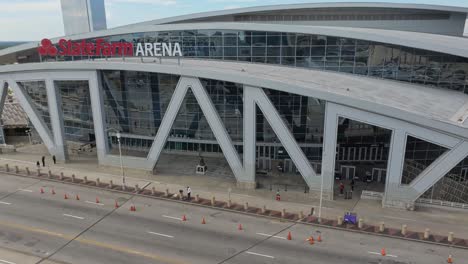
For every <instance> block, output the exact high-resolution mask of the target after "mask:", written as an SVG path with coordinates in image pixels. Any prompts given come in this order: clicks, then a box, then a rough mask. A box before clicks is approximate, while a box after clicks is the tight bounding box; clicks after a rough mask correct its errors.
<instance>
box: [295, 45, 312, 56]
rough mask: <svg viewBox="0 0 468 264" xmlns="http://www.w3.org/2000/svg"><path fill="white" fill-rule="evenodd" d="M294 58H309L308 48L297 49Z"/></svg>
mask: <svg viewBox="0 0 468 264" xmlns="http://www.w3.org/2000/svg"><path fill="white" fill-rule="evenodd" d="M296 56H299V57H307V56H310V47H297V48H296Z"/></svg>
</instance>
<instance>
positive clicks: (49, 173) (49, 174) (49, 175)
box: [47, 170, 52, 179]
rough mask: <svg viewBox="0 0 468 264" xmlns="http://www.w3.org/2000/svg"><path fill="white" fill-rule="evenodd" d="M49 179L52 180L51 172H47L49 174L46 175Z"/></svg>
mask: <svg viewBox="0 0 468 264" xmlns="http://www.w3.org/2000/svg"><path fill="white" fill-rule="evenodd" d="M47 175H48V177H49V179H50V178H52V171H50V170H49V172H48V173H47Z"/></svg>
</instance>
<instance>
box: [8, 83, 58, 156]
mask: <svg viewBox="0 0 468 264" xmlns="http://www.w3.org/2000/svg"><path fill="white" fill-rule="evenodd" d="M8 84H9V85H10V88H11V89H12V90H13V92H14V93H15V97H16V99H18V102H19V103H20V105H21V107H22V108H23V110H24V111H25V112H26V114H27V115H28V117H29V120H30V121H31V123H32V124H33V126H34V128H35V129H36V131H37V133H38V134H39V136H40V137H41V140H42V142H43V143H44V145H45V146H46V147H47V150H48V151H49V153H51V154H53V153H55V143H54V139H53V137H52V135H51V131H50V130H49V128H48V127H47V125H46V123H45V122H44V120H43V119H42V118H41V117H40V115H39V113H38V112H37V110H36V109H35V108H34V107H33V103H32V101H31V99H30V98H29V96H28V95H27V93H26V92H25V91H23V89H22V88H21V87H19V85H18V84H17V83H16V81H14V80H13V79H8Z"/></svg>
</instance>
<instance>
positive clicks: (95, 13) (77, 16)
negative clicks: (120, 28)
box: [61, 0, 107, 36]
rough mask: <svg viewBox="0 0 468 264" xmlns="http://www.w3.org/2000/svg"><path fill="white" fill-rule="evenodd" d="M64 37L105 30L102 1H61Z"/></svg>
mask: <svg viewBox="0 0 468 264" xmlns="http://www.w3.org/2000/svg"><path fill="white" fill-rule="evenodd" d="M61 5H62V15H63V26H64V29H65V35H67V36H68V35H75V34H80V33H87V32H92V31H96V30H103V29H106V28H107V25H106V9H105V6H104V0H61Z"/></svg>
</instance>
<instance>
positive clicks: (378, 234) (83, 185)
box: [0, 170, 468, 249]
mask: <svg viewBox="0 0 468 264" xmlns="http://www.w3.org/2000/svg"><path fill="white" fill-rule="evenodd" d="M0 173H4V174H7V175H12V176H18V177H24V178H30V179H37V180H39V181H43V180H45V181H50V182H56V183H62V184H70V185H76V186H81V187H86V188H90V189H96V190H101V191H109V192H115V193H121V194H127V195H130V194H134V195H135V196H140V197H146V198H152V199H158V200H163V201H170V202H176V203H180V204H186V205H187V204H188V205H195V206H199V207H204V208H210V209H217V210H221V211H226V212H231V213H238V214H239V213H240V214H243V215H249V216H254V217H263V218H267V219H273V220H279V221H281V222H290V223H297V224H305V225H310V226H316V227H321V228H330V229H334V230H342V231H348V232H354V233H360V234H367V235H374V236H380V237H388V238H394V239H402V240H407V241H413V242H420V243H426V244H432V245H439V246H446V247H453V248H460V249H468V245H467V246H460V245H456V244H448V243H440V242H436V241H429V240H422V239H414V238H409V237H403V236H395V235H390V234H383V233H377V232H368V231H365V230H359V229H350V228H346V227H339V226H332V225H323V224H319V223H310V222H304V221H303V220H304V219H306V218H307V217H304V218H302V219H297V220H293V219H288V218H283V217H276V216H271V215H266V214H259V213H251V212H248V211H240V210H233V209H230V208H225V207H219V206H216V204H215V206H213V205H211V204H209V205H205V204H202V203H200V202H195V198H194V199H193V200H192V201H194V202H191V201H185V200H180V199H179V198H177V199H171V198H168V197H162V196H157V195H147V194H143V193H142V192H144V191H145V188H146V187H148V185H150V184H151V182H149V183H148V184H146V185H145V186H143V187H142V188H141V189H140V190H139V192H138V193H136V192H134V191H122V190H117V189H114V188H112V189H110V188H106V187H99V186H92V185H89V184H83V183H78V182H70V181H65V180H60V179H58V180H57V179H53V178H49V177H47V176H45V177H42V174H41V176H37V175H36V174H31V175H24V174H21V173H16V172H13V171H4V170H1V171H0ZM91 182H94V181H88V183H91ZM115 186H120V185H115ZM127 188H131V189H133V187H127ZM172 195H174V194H172ZM172 195H171V196H172ZM169 197H170V196H169ZM200 198H201V197H200ZM201 199H202V200H203V199H204V198H201ZM205 200H209V199H205ZM216 203H223V204H227V203H225V202H221V201H216ZM232 205H239V204H235V203H233V204H232ZM239 206H241V207H243V205H239ZM270 211H271V210H270ZM279 213H281V212H279ZM324 220H326V221H330V220H329V219H324Z"/></svg>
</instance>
